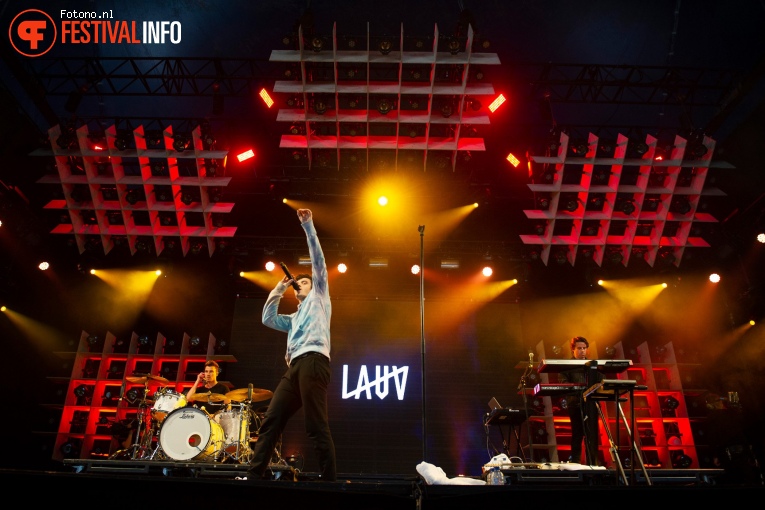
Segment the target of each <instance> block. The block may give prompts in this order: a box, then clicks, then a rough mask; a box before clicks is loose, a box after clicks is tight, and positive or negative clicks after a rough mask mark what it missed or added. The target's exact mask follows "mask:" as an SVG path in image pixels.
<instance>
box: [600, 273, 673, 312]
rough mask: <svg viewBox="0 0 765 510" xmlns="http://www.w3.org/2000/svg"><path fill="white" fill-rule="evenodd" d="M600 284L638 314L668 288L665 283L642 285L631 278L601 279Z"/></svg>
mask: <svg viewBox="0 0 765 510" xmlns="http://www.w3.org/2000/svg"><path fill="white" fill-rule="evenodd" d="M598 285H600V286H601V287H603V288H604V289H606V291H607V292H608V293H609V294H611V295H612V296H613V297H614V298H615V299H616V300H618V301H619V302H620V303H622V305H623V306H625V307H627V308H629V309H631V310H632V311H633V312H635V313H636V314H639V313H641V312H643V310H645V309H646V308H648V307H649V306H650V305H651V303H653V302H654V300H655V299H656V297H657V296H658V295H659V293H660V292H661V291H662V290H664V289H665V288H666V286H665V285H664V284H644V285H641V284H639V283H638V282H637V281H630V280H600V281H598Z"/></svg>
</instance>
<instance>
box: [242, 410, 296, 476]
mask: <svg viewBox="0 0 765 510" xmlns="http://www.w3.org/2000/svg"><path fill="white" fill-rule="evenodd" d="M266 411H268V406H261V407H258V408H257V409H255V412H254V413H253V416H254V420H255V423H256V424H257V427H253V428H252V429H251V430H253V431H254V436H255V437H254V442H257V440H258V434H259V433H260V426H261V425H262V424H263V420H264V419H265V418H266ZM268 464H269V466H270V467H288V464H287V461H286V460H284V457H282V435H281V434H279V437H278V438H277V439H276V444H275V445H274V452H273V453H272V454H271V460H270V461H269V463H268Z"/></svg>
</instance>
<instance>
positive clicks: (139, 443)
mask: <svg viewBox="0 0 765 510" xmlns="http://www.w3.org/2000/svg"><path fill="white" fill-rule="evenodd" d="M148 394H149V383H148V381H147V382H146V383H144V386H143V398H141V402H139V403H138V411H137V412H136V418H137V419H138V427H137V428H136V431H135V437H136V442H135V443H133V444H132V445H130V446H129V448H132V449H133V453H132V454H131V455H130V458H131V459H132V460H136V459H139V458H143V457H144V456H145V455H146V452H147V451H148V450H150V449H151V438H152V436H153V434H148V435H147V434H146V432H147V431H144V430H143V428H144V421H145V420H146V418H147V417H146V410H147V409H148V406H147V402H146V397H147V396H148ZM149 420H151V414H149ZM147 438H148V439H147ZM153 455H154V452H152V456H153Z"/></svg>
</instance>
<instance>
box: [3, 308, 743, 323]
mask: <svg viewBox="0 0 765 510" xmlns="http://www.w3.org/2000/svg"><path fill="white" fill-rule="evenodd" d="M0 310H5V307H2V308H0ZM749 325H750V326H754V319H749Z"/></svg>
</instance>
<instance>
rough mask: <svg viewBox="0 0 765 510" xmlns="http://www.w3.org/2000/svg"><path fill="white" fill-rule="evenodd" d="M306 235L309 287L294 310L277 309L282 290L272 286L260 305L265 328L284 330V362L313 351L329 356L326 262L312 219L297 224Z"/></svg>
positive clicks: (328, 302)
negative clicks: (292, 311) (310, 282)
mask: <svg viewBox="0 0 765 510" xmlns="http://www.w3.org/2000/svg"><path fill="white" fill-rule="evenodd" d="M301 225H302V227H303V230H305V233H306V237H307V238H308V253H309V254H310V256H311V266H312V271H313V276H312V285H311V291H310V292H309V293H308V295H307V296H306V297H305V299H304V300H303V302H302V303H299V304H298V308H297V311H296V312H294V313H291V314H289V315H285V314H280V313H278V310H279V302H280V301H281V299H282V295H283V294H282V293H281V292H279V290H278V289H274V290H272V291H271V293H270V294H269V295H268V299H266V304H265V305H264V306H263V324H264V325H266V326H268V327H269V328H273V329H276V330H278V331H285V332H286V333H287V352H286V353H285V355H284V359H285V361H286V362H287V365H289V364H290V362H291V360H292V359H293V358H295V357H297V356H300V355H301V354H305V353H307V352H311V351H315V352H319V353H321V354H323V355H325V356H326V357H327V358H329V357H330V356H329V352H330V337H329V323H330V319H331V318H332V303H331V302H330V299H329V287H328V285H327V282H328V276H329V275H328V273H327V262H326V260H325V259H324V252H323V251H322V249H321V245H320V244H319V238H318V237H317V235H316V227H315V226H314V224H313V220H310V221H307V222H305V223H302V224H301Z"/></svg>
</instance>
